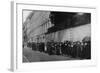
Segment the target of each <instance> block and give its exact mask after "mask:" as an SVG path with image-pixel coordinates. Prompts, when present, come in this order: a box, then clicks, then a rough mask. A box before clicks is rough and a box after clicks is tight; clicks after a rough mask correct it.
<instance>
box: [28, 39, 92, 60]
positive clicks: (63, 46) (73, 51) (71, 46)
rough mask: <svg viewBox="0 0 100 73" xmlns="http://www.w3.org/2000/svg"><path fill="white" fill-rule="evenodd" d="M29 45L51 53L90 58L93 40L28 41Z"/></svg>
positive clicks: (36, 49) (35, 49)
mask: <svg viewBox="0 0 100 73" xmlns="http://www.w3.org/2000/svg"><path fill="white" fill-rule="evenodd" d="M27 46H28V47H30V48H32V50H34V51H40V52H44V53H47V54H49V55H62V56H70V57H73V58H80V59H90V58H91V41H82V42H80V41H76V42H72V41H65V42H54V41H51V42H47V43H43V42H41V43H35V42H31V43H30V42H28V44H27Z"/></svg>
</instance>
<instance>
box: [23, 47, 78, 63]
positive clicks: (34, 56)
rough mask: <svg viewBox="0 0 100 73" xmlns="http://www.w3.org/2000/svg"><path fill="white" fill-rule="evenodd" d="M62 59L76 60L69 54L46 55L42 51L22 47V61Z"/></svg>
mask: <svg viewBox="0 0 100 73" xmlns="http://www.w3.org/2000/svg"><path fill="white" fill-rule="evenodd" d="M64 60H77V59H75V58H71V57H69V56H61V55H48V54H46V53H44V52H39V51H33V50H31V48H27V47H26V48H24V49H23V62H41V61H64Z"/></svg>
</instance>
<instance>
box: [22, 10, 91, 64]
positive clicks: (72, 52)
mask: <svg viewBox="0 0 100 73" xmlns="http://www.w3.org/2000/svg"><path fill="white" fill-rule="evenodd" d="M76 60H91V13H89V12H77V11H76V12H71V11H47V10H34V9H33V10H30V9H23V10H22V62H23V63H32V62H51V61H76Z"/></svg>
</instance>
